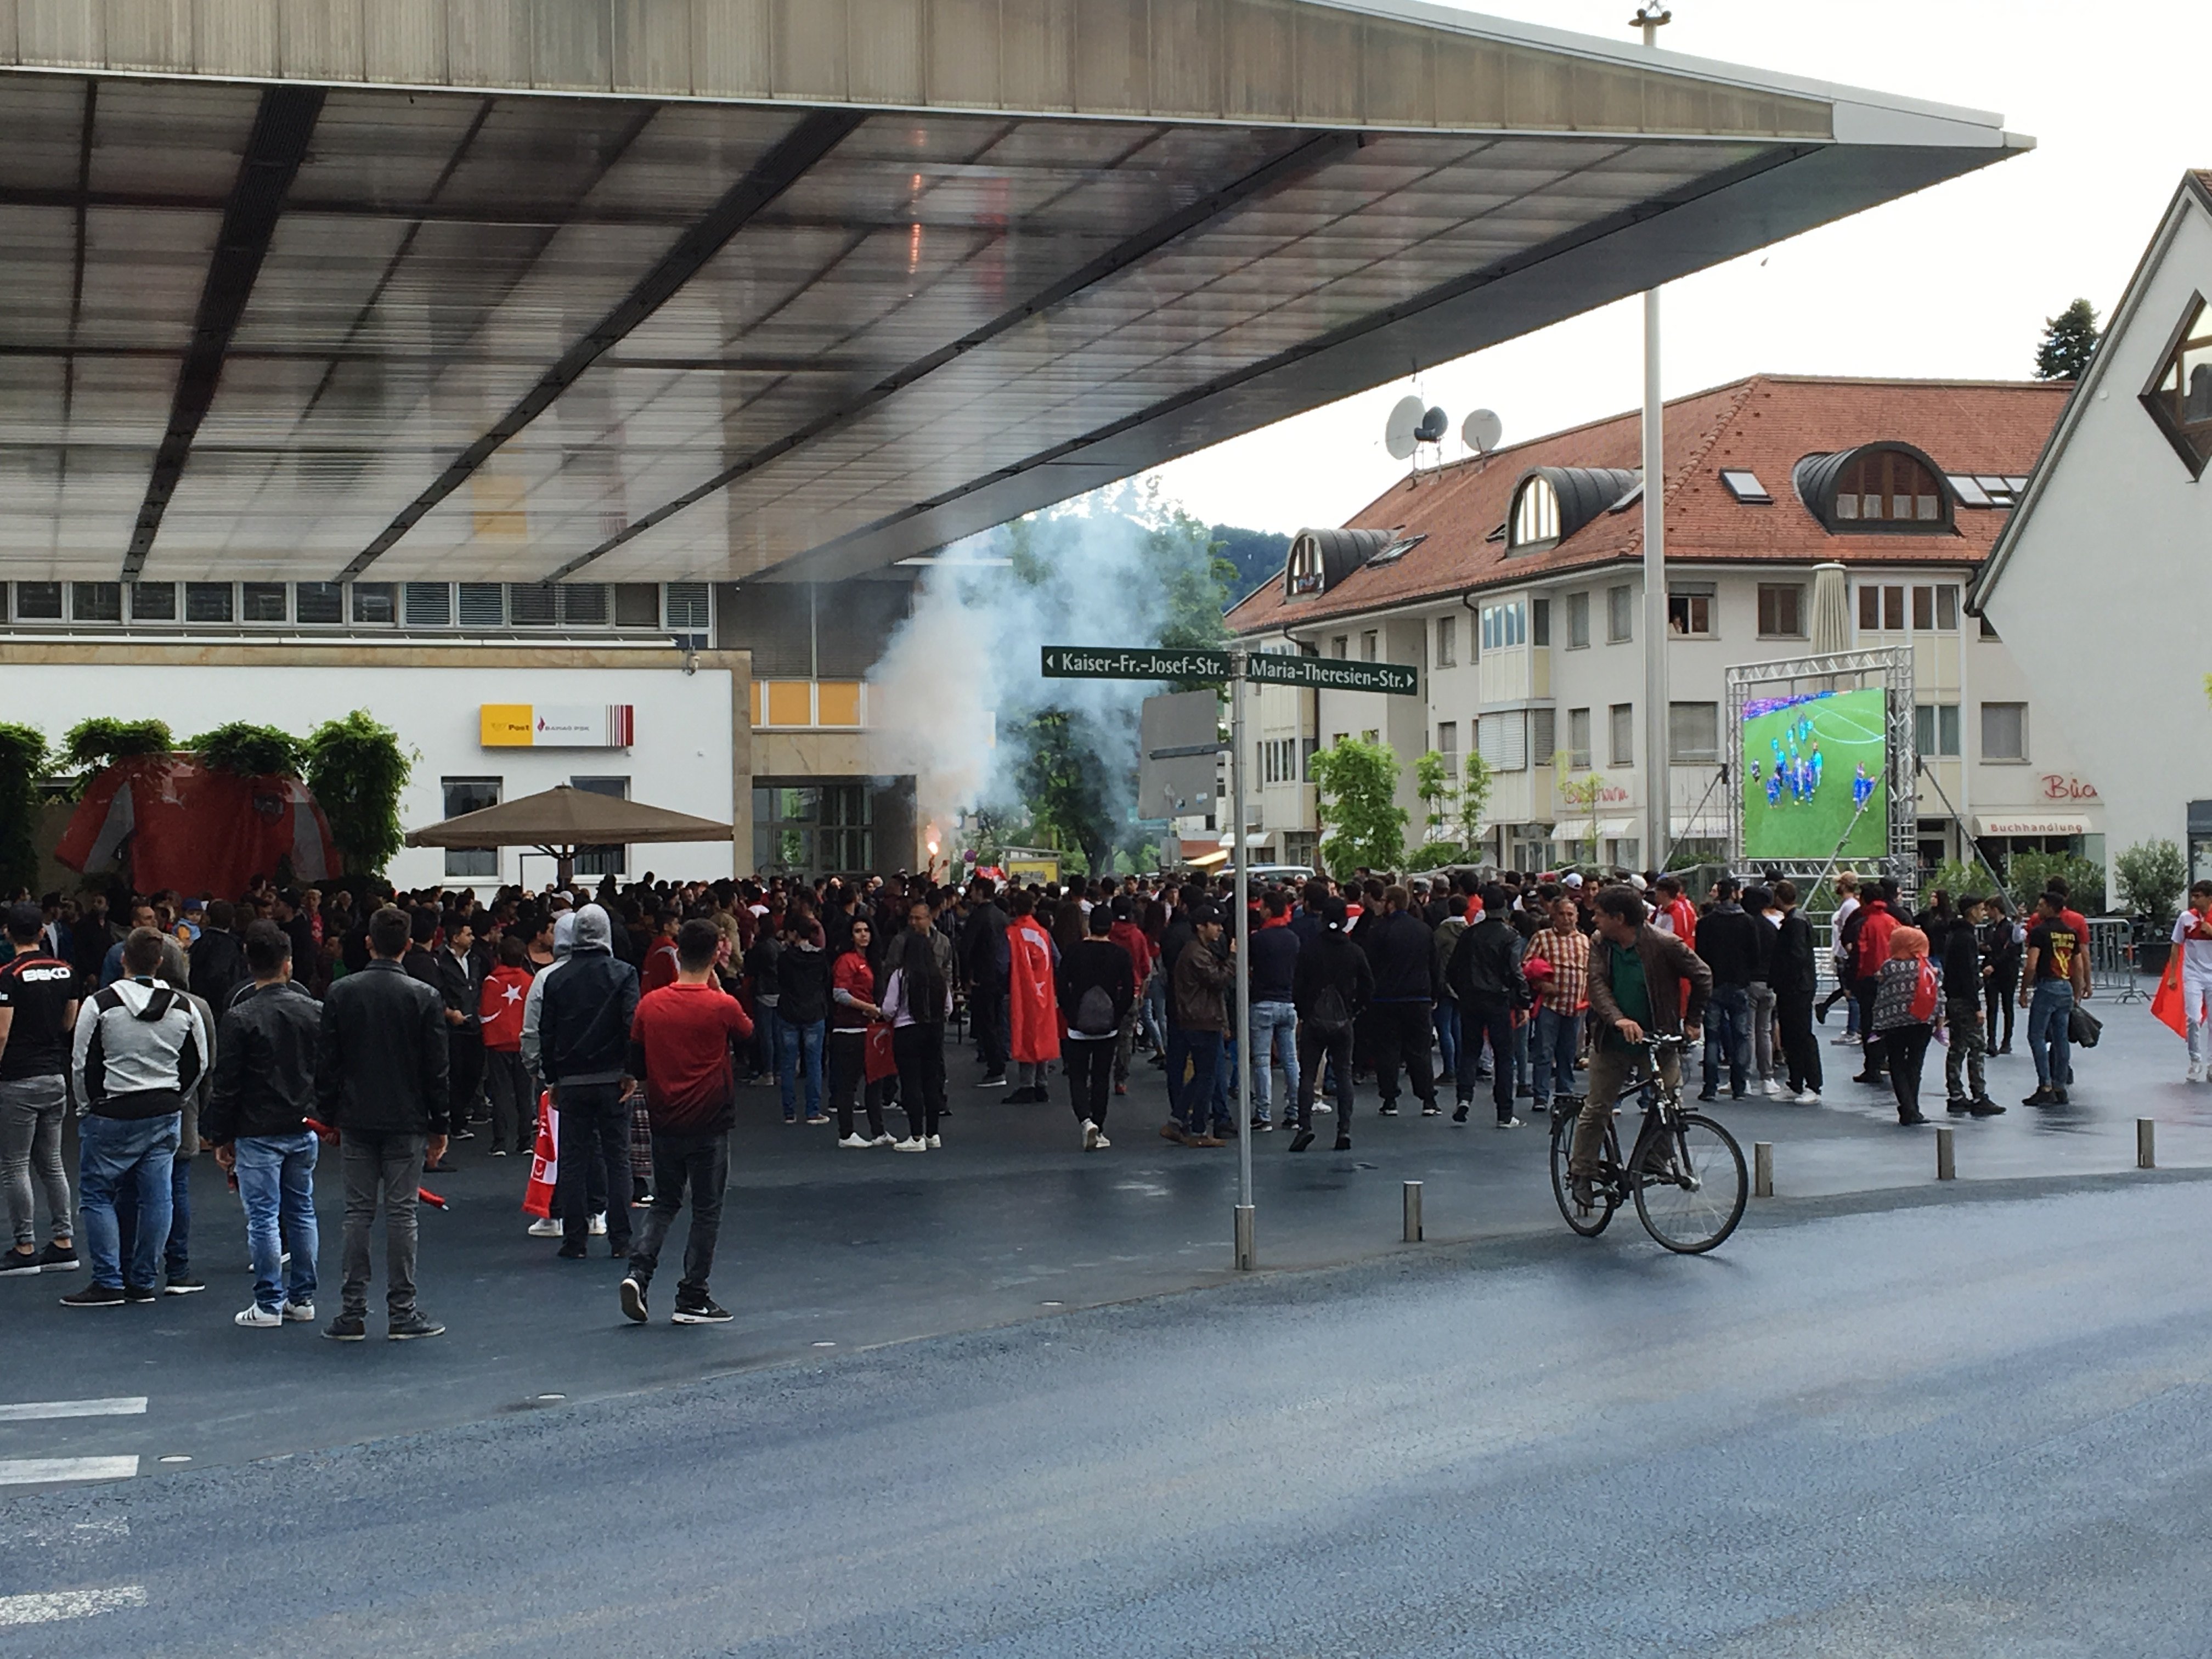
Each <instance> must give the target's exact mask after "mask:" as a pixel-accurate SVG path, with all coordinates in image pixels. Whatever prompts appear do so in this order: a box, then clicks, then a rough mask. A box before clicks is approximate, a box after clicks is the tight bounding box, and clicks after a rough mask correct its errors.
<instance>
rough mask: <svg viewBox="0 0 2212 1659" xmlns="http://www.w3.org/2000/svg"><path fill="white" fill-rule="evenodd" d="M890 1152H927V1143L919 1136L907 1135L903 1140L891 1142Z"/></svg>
mask: <svg viewBox="0 0 2212 1659" xmlns="http://www.w3.org/2000/svg"><path fill="white" fill-rule="evenodd" d="M891 1150H892V1151H893V1152H927V1151H928V1150H929V1143H928V1142H927V1141H926V1140H924V1139H922V1138H921V1136H920V1135H908V1137H907V1138H906V1139H904V1140H894V1141H893V1142H891Z"/></svg>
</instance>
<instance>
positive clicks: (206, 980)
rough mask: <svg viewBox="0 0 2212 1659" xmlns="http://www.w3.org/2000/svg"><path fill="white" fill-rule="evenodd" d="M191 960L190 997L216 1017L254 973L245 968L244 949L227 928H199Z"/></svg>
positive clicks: (236, 936) (237, 938)
mask: <svg viewBox="0 0 2212 1659" xmlns="http://www.w3.org/2000/svg"><path fill="white" fill-rule="evenodd" d="M191 960H192V972H191V994H193V995H194V996H196V997H197V998H198V999H199V1000H201V1001H203V1002H204V1003H206V1004H207V1006H209V1007H210V1008H212V1009H214V1010H215V1012H216V1015H217V1016H218V1017H220V1016H221V1015H222V1011H223V1010H224V1009H226V1008H228V1007H229V1006H230V999H231V995H232V994H233V993H234V992H235V991H236V990H237V989H238V987H240V986H241V985H243V984H245V983H246V981H248V980H251V979H252V977H253V970H252V969H250V968H248V967H247V966H246V946H245V945H243V944H241V943H240V941H239V937H238V935H237V934H235V933H231V932H228V930H226V929H222V928H216V927H206V928H203V929H201V931H200V936H199V938H198V939H197V940H195V941H194V942H193V945H192V951H191Z"/></svg>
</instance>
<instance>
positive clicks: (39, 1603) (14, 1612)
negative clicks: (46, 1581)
mask: <svg viewBox="0 0 2212 1659" xmlns="http://www.w3.org/2000/svg"><path fill="white" fill-rule="evenodd" d="M145 1605H146V1587H145V1586H144V1585H143V1584H118V1585H116V1586H115V1587H114V1588H113V1589H77V1590H48V1591H46V1593H45V1594H43V1595H0V1629H5V1628H6V1627H8V1626H10V1625H51V1624H53V1623H54V1622H55V1621H57V1620H63V1619H89V1618H90V1617H91V1616H92V1615H93V1614H94V1613H113V1612H115V1611H116V1610H117V1609H118V1608H120V1607H144V1606H145Z"/></svg>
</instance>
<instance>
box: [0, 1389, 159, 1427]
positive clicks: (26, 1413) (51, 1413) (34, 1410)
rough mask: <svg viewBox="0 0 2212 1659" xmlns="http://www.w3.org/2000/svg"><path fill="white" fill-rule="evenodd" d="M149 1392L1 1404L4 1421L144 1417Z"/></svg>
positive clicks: (1, 1416) (25, 1421) (27, 1421)
mask: <svg viewBox="0 0 2212 1659" xmlns="http://www.w3.org/2000/svg"><path fill="white" fill-rule="evenodd" d="M145 1414H146V1396H145V1395H143V1394H133V1395H119V1396H118V1397H117V1398H115V1399H112V1400H26V1401H19V1402H17V1403H15V1404H13V1405H9V1404H0V1423H32V1422H37V1421H40V1420H41V1419H46V1418H52V1417H143V1416H145Z"/></svg>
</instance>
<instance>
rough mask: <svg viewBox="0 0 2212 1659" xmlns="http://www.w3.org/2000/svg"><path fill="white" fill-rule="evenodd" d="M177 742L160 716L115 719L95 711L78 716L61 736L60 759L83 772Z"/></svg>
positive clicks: (158, 752)
mask: <svg viewBox="0 0 2212 1659" xmlns="http://www.w3.org/2000/svg"><path fill="white" fill-rule="evenodd" d="M175 746H176V741H175V739H174V738H172V737H171V736H170V735H169V728H168V726H167V724H166V723H165V722H163V721H161V720H109V719H107V718H106V717H105V716H101V715H94V716H93V717H92V718H91V719H89V720H79V721H78V722H77V723H76V725H75V726H71V727H70V729H69V730H68V731H67V732H64V734H63V736H62V759H63V760H64V762H65V763H68V764H69V765H70V766H72V767H75V768H76V769H78V770H80V771H82V772H85V773H88V774H89V773H94V772H98V771H100V769H102V768H104V767H108V766H112V765H113V764H114V763H116V762H117V761H119V760H134V759H136V758H137V757H139V756H142V755H166V754H167V753H168V752H169V751H170V750H172V749H173V748H174V747H175Z"/></svg>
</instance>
